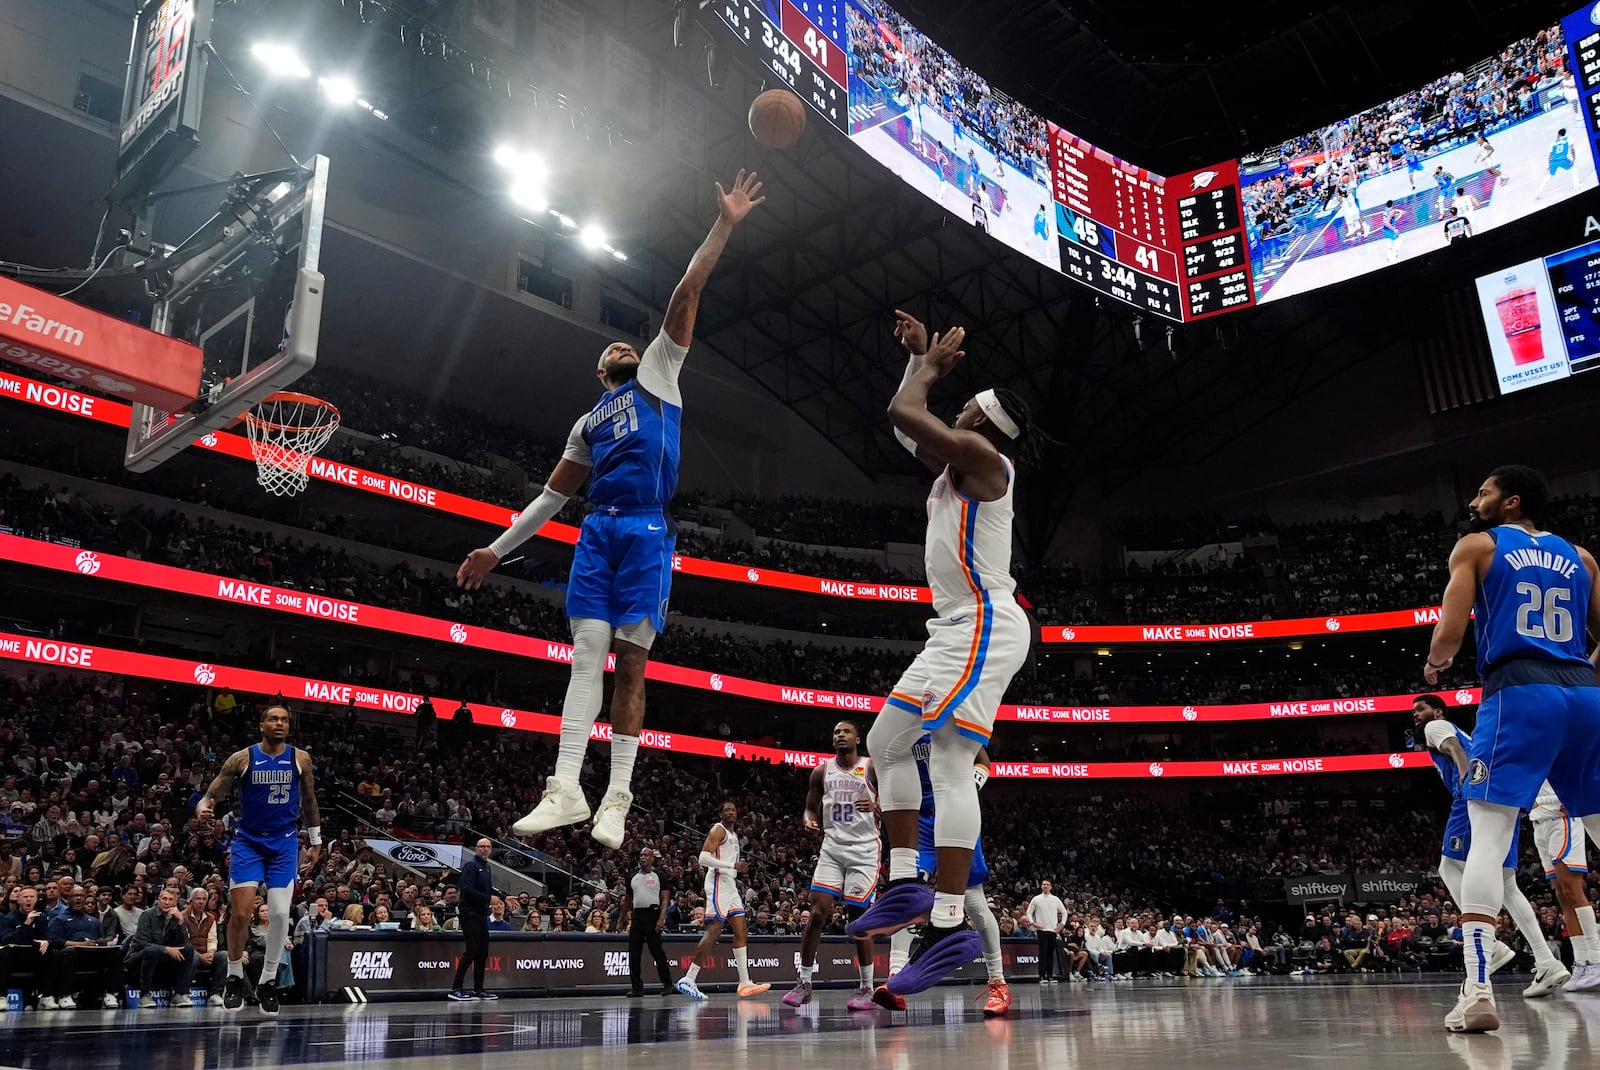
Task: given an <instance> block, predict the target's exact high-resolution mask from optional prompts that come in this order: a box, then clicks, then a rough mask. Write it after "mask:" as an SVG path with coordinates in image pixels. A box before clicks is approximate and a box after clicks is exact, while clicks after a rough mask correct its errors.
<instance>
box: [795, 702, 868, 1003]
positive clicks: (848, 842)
mask: <svg viewBox="0 0 1600 1070" xmlns="http://www.w3.org/2000/svg"><path fill="white" fill-rule="evenodd" d="M833 750H834V757H833V760H832V761H829V762H827V763H826V764H825V765H819V766H818V767H817V768H816V769H813V770H812V771H811V783H810V786H809V788H808V789H807V791H806V816H805V822H806V828H808V829H818V828H820V829H822V852H821V854H819V855H818V856H817V869H816V872H815V873H813V874H812V876H811V917H810V918H809V919H807V921H806V929H805V932H804V933H803V934H802V935H801V937H800V983H799V984H797V985H795V986H794V989H793V990H792V991H790V993H789V994H788V995H786V996H784V997H783V1002H784V1003H785V1004H787V1005H788V1006H790V1007H799V1006H803V1005H804V1004H806V1003H809V1002H810V1001H811V978H812V977H813V976H815V975H816V972H817V948H818V947H819V946H820V945H821V944H822V930H823V927H824V926H826V925H827V924H828V919H829V918H831V917H833V905H834V902H835V901H836V900H838V899H840V898H843V899H844V908H845V912H846V913H847V914H849V915H850V916H851V917H852V918H854V917H855V916H856V915H857V914H859V913H860V912H861V911H863V910H865V909H866V908H867V907H868V906H870V905H871V904H872V896H873V893H874V892H876V891H877V890H878V855H879V853H880V850H879V832H878V814H877V810H878V804H877V794H878V777H877V775H876V774H875V773H874V772H873V771H872V759H870V758H864V757H862V756H861V730H860V729H859V728H857V727H856V726H855V725H854V724H852V723H851V722H849V721H840V722H839V723H838V724H836V725H834V726H833ZM856 968H857V969H858V970H860V971H861V988H860V989H859V990H858V991H857V992H856V994H855V995H854V996H852V997H851V998H850V1002H849V1003H848V1004H846V1006H847V1007H848V1008H849V1009H850V1010H853V1011H866V1010H871V1009H872V1007H873V1002H872V941H871V940H870V939H867V938H861V939H858V940H857V941H856Z"/></svg>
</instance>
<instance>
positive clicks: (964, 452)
mask: <svg viewBox="0 0 1600 1070" xmlns="http://www.w3.org/2000/svg"><path fill="white" fill-rule="evenodd" d="M966 337H967V332H966V330H965V329H964V328H961V327H952V328H951V329H950V330H948V331H946V332H944V334H942V335H941V334H936V335H934V336H933V341H932V343H931V344H930V345H929V347H928V352H927V355H926V356H924V357H923V359H922V363H921V364H920V365H919V366H918V367H917V368H916V369H915V370H914V371H911V372H909V373H908V374H907V375H906V377H905V380H904V381H903V382H901V384H900V389H899V390H898V391H897V392H896V393H895V395H894V400H892V401H891V402H889V420H890V422H891V423H893V424H894V427H895V430H896V431H898V432H900V433H902V434H904V435H905V437H906V438H909V439H910V440H911V441H912V442H914V443H916V446H917V451H916V453H917V459H918V460H921V461H923V463H925V464H926V463H928V462H929V461H930V460H931V461H932V462H934V463H935V464H936V465H949V466H950V467H951V469H953V470H954V472H955V474H956V476H957V477H958V482H959V481H960V479H961V477H967V478H969V479H971V480H974V481H976V483H977V486H976V487H974V486H972V485H970V484H968V485H966V490H965V492H966V493H968V494H973V491H974V490H976V489H979V488H980V487H981V488H983V489H986V490H989V491H992V492H993V493H992V495H991V500H992V498H998V497H999V496H1000V494H1002V493H1004V489H1005V481H1006V468H1005V462H1004V461H1003V460H1002V459H1001V457H1000V451H999V450H997V449H995V448H994V444H993V443H991V442H990V441H989V440H988V439H987V438H984V437H983V436H982V435H980V434H978V432H976V431H964V430H957V429H956V428H954V427H951V426H949V425H948V424H946V423H945V422H944V421H943V420H941V419H939V418H938V417H937V416H935V415H934V414H933V413H931V412H929V411H928V391H929V390H930V389H931V388H932V387H933V384H934V383H936V382H938V381H939V380H940V379H942V378H944V377H945V376H946V375H948V374H950V370H951V369H952V368H954V367H955V366H956V362H957V361H959V360H960V359H961V358H962V357H964V356H966V355H967V354H966V352H965V351H964V350H963V349H962V348H961V343H962V342H963V341H964V340H965V339H966ZM973 496H974V497H982V495H978V494H973Z"/></svg>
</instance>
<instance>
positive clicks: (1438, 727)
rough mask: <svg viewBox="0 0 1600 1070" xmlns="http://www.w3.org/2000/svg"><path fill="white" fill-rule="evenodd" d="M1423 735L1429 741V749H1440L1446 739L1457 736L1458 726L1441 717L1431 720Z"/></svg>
mask: <svg viewBox="0 0 1600 1070" xmlns="http://www.w3.org/2000/svg"><path fill="white" fill-rule="evenodd" d="M1422 735H1423V738H1424V739H1426V740H1427V741H1428V749H1429V750H1438V749H1439V746H1440V745H1441V744H1442V743H1444V741H1445V740H1447V739H1454V738H1455V735H1456V726H1455V725H1453V724H1451V723H1450V722H1449V721H1446V720H1445V719H1444V718H1442V717H1441V718H1438V719H1437V720H1432V721H1429V722H1428V724H1427V727H1425V728H1424V729H1423V730H1422Z"/></svg>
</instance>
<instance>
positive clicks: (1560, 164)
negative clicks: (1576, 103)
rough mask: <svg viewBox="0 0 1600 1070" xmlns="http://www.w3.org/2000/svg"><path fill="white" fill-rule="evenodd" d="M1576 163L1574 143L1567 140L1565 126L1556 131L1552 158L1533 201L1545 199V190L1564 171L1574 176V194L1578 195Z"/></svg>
mask: <svg viewBox="0 0 1600 1070" xmlns="http://www.w3.org/2000/svg"><path fill="white" fill-rule="evenodd" d="M1576 162H1577V158H1576V157H1575V156H1574V155H1573V152H1572V142H1571V141H1569V140H1568V139H1567V128H1566V127H1564V126H1563V127H1562V128H1561V129H1560V130H1557V131H1556V139H1555V140H1554V141H1552V142H1551V143H1550V157H1549V161H1548V166H1547V167H1546V169H1545V176H1544V181H1543V182H1541V183H1539V191H1538V192H1537V193H1535V194H1534V195H1533V199H1534V200H1536V201H1537V200H1539V199H1540V198H1541V197H1543V196H1544V188H1545V187H1546V186H1548V185H1549V184H1550V180H1551V179H1552V178H1555V177H1556V175H1557V174H1559V173H1560V172H1562V171H1567V172H1569V173H1570V174H1571V175H1572V192H1573V193H1577V192H1578V169H1577V167H1576V166H1574V165H1575V164H1576Z"/></svg>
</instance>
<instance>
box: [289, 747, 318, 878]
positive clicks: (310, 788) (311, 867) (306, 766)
mask: <svg viewBox="0 0 1600 1070" xmlns="http://www.w3.org/2000/svg"><path fill="white" fill-rule="evenodd" d="M294 754H295V760H296V761H297V762H299V763H300V816H301V818H302V819H303V820H304V822H305V826H306V840H307V842H308V843H309V844H310V846H309V847H308V848H307V849H306V872H308V873H315V872H316V870H317V862H318V861H319V860H320V859H321V858H322V808H321V807H320V806H318V805H317V777H316V773H315V772H313V771H312V768H311V754H310V752H309V751H303V750H300V749H298V748H296V750H295V752H294Z"/></svg>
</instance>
